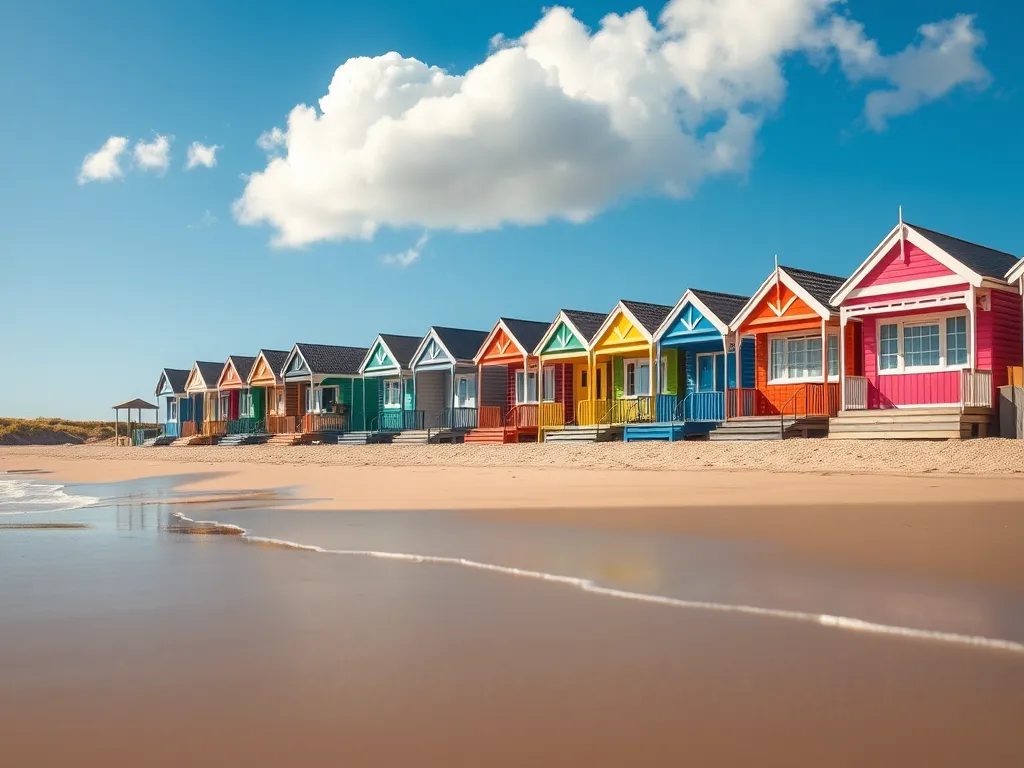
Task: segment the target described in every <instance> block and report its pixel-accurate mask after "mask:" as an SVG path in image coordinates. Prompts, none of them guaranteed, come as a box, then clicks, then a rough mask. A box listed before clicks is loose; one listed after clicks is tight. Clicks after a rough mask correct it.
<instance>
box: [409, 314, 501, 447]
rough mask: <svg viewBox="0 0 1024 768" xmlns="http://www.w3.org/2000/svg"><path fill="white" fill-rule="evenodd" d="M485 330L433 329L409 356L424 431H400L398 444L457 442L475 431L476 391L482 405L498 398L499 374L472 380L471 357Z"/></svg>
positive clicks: (473, 370)
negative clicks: (411, 356) (483, 401)
mask: <svg viewBox="0 0 1024 768" xmlns="http://www.w3.org/2000/svg"><path fill="white" fill-rule="evenodd" d="M486 338H487V331H471V330H467V329H464V328H444V327H441V326H436V325H435V326H433V327H431V328H430V330H429V331H427V335H426V336H424V337H423V338H422V339H421V340H420V344H419V346H418V347H417V348H416V351H415V352H414V353H413V361H412V372H413V392H414V394H415V406H416V410H419V411H423V417H424V421H425V424H426V429H425V430H423V431H422V432H420V431H412V430H409V431H406V432H403V433H402V436H401V440H402V441H409V442H413V441H415V442H428V441H431V440H441V441H453V442H457V441H459V440H461V439H462V438H463V437H464V436H465V433H466V432H468V431H469V430H471V429H473V427H475V426H476V417H477V410H476V406H477V402H478V397H479V394H478V391H477V390H478V386H479V387H481V388H482V389H483V396H484V397H486V398H487V401H488V402H494V401H496V399H497V398H500V397H502V396H503V394H504V391H505V381H504V379H503V378H502V376H501V375H500V372H498V371H496V370H495V371H493V372H491V373H487V372H485V374H484V377H483V378H481V379H480V380H479V381H478V371H477V367H476V363H474V361H473V357H474V355H476V353H477V350H479V349H480V345H481V344H483V342H484V339H486Z"/></svg>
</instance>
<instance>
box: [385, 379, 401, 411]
mask: <svg viewBox="0 0 1024 768" xmlns="http://www.w3.org/2000/svg"><path fill="white" fill-rule="evenodd" d="M401 406H402V382H401V381H398V380H397V379H388V380H387V381H385V382H384V407H385V408H400V407H401Z"/></svg>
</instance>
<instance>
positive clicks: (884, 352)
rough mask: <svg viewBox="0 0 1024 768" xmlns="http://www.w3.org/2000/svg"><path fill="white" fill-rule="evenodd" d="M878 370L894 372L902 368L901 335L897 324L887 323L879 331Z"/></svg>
mask: <svg viewBox="0 0 1024 768" xmlns="http://www.w3.org/2000/svg"><path fill="white" fill-rule="evenodd" d="M878 339H879V340H878V368H879V370H882V371H894V370H896V369H897V368H899V367H900V335H899V327H898V326H897V325H896V324H895V323H886V324H885V325H883V326H881V327H880V328H879V329H878Z"/></svg>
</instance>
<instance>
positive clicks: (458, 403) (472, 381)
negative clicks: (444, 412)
mask: <svg viewBox="0 0 1024 768" xmlns="http://www.w3.org/2000/svg"><path fill="white" fill-rule="evenodd" d="M463 380H465V382H466V393H467V394H469V393H470V392H472V393H473V396H472V397H467V398H466V400H465V401H463V400H460V398H459V385H460V384H461V383H462V381H463ZM452 399H453V402H452V407H453V408H476V374H473V373H459V374H456V376H455V393H454V396H453V398H452Z"/></svg>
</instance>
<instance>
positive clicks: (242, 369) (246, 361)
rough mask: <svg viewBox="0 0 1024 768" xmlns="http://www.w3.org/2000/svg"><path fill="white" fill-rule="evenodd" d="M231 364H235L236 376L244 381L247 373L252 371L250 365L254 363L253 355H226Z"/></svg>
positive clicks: (247, 376)
mask: <svg viewBox="0 0 1024 768" xmlns="http://www.w3.org/2000/svg"><path fill="white" fill-rule="evenodd" d="M228 360H230V361H231V364H232V365H233V366H235V370H236V371H237V372H238V378H240V379H241V380H242V381H246V380H248V378H249V374H250V373H252V367H253V366H254V365H256V358H255V357H246V356H244V355H231V356H230V357H228Z"/></svg>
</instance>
